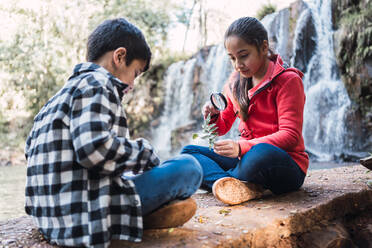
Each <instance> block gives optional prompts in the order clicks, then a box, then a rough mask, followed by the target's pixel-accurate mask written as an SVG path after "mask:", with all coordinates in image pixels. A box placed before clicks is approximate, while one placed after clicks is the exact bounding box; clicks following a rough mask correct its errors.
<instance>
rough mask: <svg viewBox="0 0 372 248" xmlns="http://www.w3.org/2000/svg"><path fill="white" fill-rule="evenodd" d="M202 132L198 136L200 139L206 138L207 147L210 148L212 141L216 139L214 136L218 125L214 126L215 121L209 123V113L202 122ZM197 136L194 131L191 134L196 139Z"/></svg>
mask: <svg viewBox="0 0 372 248" xmlns="http://www.w3.org/2000/svg"><path fill="white" fill-rule="evenodd" d="M202 128H203V130H202V134H201V136H200V138H201V139H207V140H208V143H209V149H212V147H213V145H214V142H215V140H216V137H217V136H218V134H217V132H216V131H217V129H218V127H217V126H216V124H215V123H211V114H208V116H207V118H206V119H205V120H204V123H203V125H202ZM198 137H199V134H197V133H194V134H193V135H192V138H193V139H197V138H198Z"/></svg>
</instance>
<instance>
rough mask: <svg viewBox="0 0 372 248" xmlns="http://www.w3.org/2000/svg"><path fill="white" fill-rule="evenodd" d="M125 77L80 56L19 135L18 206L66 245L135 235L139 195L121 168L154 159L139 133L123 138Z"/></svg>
mask: <svg viewBox="0 0 372 248" xmlns="http://www.w3.org/2000/svg"><path fill="white" fill-rule="evenodd" d="M125 88H126V85H125V84H123V83H122V82H121V81H120V80H119V79H118V78H116V77H114V76H113V75H112V74H110V73H109V72H108V71H107V70H105V69H104V68H103V67H100V66H98V65H96V64H93V63H82V64H79V65H77V66H76V67H75V69H74V72H73V75H72V76H71V77H70V78H69V80H68V81H67V83H66V84H65V85H64V87H63V88H62V89H61V90H60V91H59V92H58V93H57V94H56V95H55V96H53V97H52V98H51V99H50V100H49V101H48V102H47V104H46V105H45V106H44V107H43V108H42V109H41V110H40V112H39V114H38V115H37V116H36V117H35V119H34V126H33V128H32V130H31V132H30V135H29V137H28V139H27V141H26V147H25V155H26V158H27V185H26V206H25V209H26V212H27V214H29V215H32V216H33V219H34V220H35V222H36V224H37V225H38V227H39V229H40V231H41V232H42V233H43V235H44V236H45V237H46V238H47V239H49V240H50V241H51V242H53V243H56V244H58V245H66V246H81V245H83V246H93V247H107V246H108V245H109V244H110V240H112V239H122V240H130V241H141V238H142V233H143V229H142V213H141V202H140V197H139V195H138V194H137V193H136V189H135V185H134V183H133V182H132V181H130V180H125V179H122V178H121V177H120V176H121V175H122V174H123V172H128V171H132V172H133V173H134V174H138V173H142V172H143V171H146V170H149V169H151V168H152V167H154V166H156V165H158V164H159V159H158V157H157V156H156V154H155V153H154V151H153V148H152V147H151V145H150V144H149V143H148V141H147V140H145V139H137V140H130V139H129V138H127V137H126V136H127V133H128V130H127V122H126V116H125V113H124V109H123V107H122V104H121V100H122V97H123V93H122V92H123V90H124V89H125Z"/></svg>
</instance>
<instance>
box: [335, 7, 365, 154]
mask: <svg viewBox="0 0 372 248" xmlns="http://www.w3.org/2000/svg"><path fill="white" fill-rule="evenodd" d="M332 10H333V24H334V28H335V34H334V44H335V53H336V58H337V64H338V67H339V70H340V73H341V77H342V81H343V82H344V84H345V87H346V89H347V91H348V94H349V96H350V99H351V100H352V101H353V103H354V108H353V109H352V110H351V111H350V113H349V116H348V118H349V119H351V120H350V121H351V123H353V122H354V123H356V122H357V121H360V120H361V121H360V123H361V128H360V131H361V132H362V137H363V138H364V142H363V143H364V147H365V149H367V148H368V147H369V148H370V147H371V145H372V27H371V21H372V20H371V16H372V2H371V1H368V0H360V1H351V0H341V1H340V0H333V1H332ZM353 120H354V121H353Z"/></svg>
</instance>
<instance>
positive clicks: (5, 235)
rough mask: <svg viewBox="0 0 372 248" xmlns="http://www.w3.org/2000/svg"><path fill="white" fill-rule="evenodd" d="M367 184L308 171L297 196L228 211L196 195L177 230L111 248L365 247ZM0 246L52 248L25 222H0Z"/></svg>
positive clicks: (354, 176)
mask: <svg viewBox="0 0 372 248" xmlns="http://www.w3.org/2000/svg"><path fill="white" fill-rule="evenodd" d="M371 179H372V173H371V172H369V170H368V169H366V168H364V167H362V166H361V165H354V166H348V167H340V168H334V169H326V170H315V171H310V172H309V174H308V176H307V177H306V180H305V184H304V186H303V187H302V188H301V189H300V190H299V191H296V192H293V193H290V194H285V195H281V196H274V195H271V194H267V195H265V196H264V197H263V198H262V199H258V200H253V201H250V202H247V203H244V204H241V205H238V206H233V207H231V206H226V205H224V204H222V203H220V202H218V201H216V200H215V199H214V198H213V196H212V195H211V194H210V193H200V194H196V195H194V196H193V197H194V198H195V199H196V201H197V202H198V206H199V209H198V211H197V213H196V215H195V216H194V218H193V219H192V220H190V221H189V222H188V223H186V224H185V225H184V226H183V227H179V228H171V229H163V230H147V231H145V235H144V239H143V242H141V243H138V244H134V243H128V242H122V241H114V242H113V243H112V245H111V247H371V246H372V189H371V188H369V187H368V186H367V184H366V182H367V181H368V180H371ZM0 246H1V247H53V246H51V245H49V244H47V242H46V241H45V240H44V239H43V238H42V236H40V235H39V233H38V231H37V230H36V227H35V226H34V225H33V224H32V221H31V219H30V218H29V217H21V218H17V219H12V220H8V221H3V222H0Z"/></svg>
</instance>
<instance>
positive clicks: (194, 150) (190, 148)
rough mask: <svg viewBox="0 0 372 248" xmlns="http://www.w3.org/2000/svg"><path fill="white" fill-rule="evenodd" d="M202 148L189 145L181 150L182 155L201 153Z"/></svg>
mask: <svg viewBox="0 0 372 248" xmlns="http://www.w3.org/2000/svg"><path fill="white" fill-rule="evenodd" d="M201 148H202V147H201V146H197V145H187V146H184V147H183V148H182V150H181V154H184V153H189V154H191V153H200V149H201Z"/></svg>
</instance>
